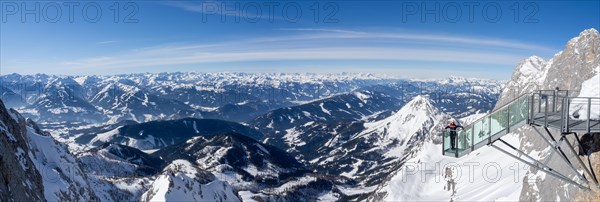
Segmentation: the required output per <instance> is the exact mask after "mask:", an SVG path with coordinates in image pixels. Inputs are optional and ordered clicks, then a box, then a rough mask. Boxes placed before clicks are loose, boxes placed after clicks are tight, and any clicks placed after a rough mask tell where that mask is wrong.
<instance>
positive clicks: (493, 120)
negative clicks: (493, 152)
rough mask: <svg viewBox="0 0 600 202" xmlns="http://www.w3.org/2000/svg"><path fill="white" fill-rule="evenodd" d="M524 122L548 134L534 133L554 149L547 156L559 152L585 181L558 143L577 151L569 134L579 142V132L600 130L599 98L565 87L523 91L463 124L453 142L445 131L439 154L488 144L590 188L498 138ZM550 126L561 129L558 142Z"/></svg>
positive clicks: (590, 174)
mask: <svg viewBox="0 0 600 202" xmlns="http://www.w3.org/2000/svg"><path fill="white" fill-rule="evenodd" d="M525 124H528V125H531V126H534V128H535V129H536V130H538V129H537V128H543V129H544V130H545V133H547V135H548V137H546V136H544V135H541V134H542V133H539V132H538V133H537V134H540V136H541V137H542V138H543V139H544V140H545V141H546V143H548V145H549V146H550V147H551V148H553V149H554V150H552V151H553V153H552V154H551V156H550V158H551V157H552V155H554V154H555V153H558V154H559V157H560V158H561V159H563V160H564V161H565V162H566V163H567V164H568V165H569V166H570V167H571V168H572V169H573V170H575V173H577V176H578V177H579V179H581V180H582V181H583V182H588V179H587V178H586V177H585V176H586V175H584V174H581V173H579V172H578V171H577V169H576V168H575V166H574V165H573V164H572V163H571V161H570V160H569V158H568V157H567V155H565V153H564V151H563V150H562V147H561V146H565V145H566V146H567V148H568V149H569V150H570V151H571V152H573V153H576V152H575V149H574V148H573V146H572V145H571V142H569V140H568V139H567V137H568V136H571V135H572V136H573V137H574V139H575V141H574V142H575V143H578V144H580V139H579V136H578V133H588V134H590V133H600V97H593V98H592V97H588V98H584V97H569V91H566V90H539V91H535V92H533V93H529V94H523V95H521V96H519V97H517V98H516V99H514V100H512V101H510V102H508V103H507V104H505V105H504V106H502V107H500V108H498V109H496V110H494V111H493V112H491V113H490V114H488V115H486V116H484V117H482V118H480V119H478V120H476V121H474V122H473V123H471V124H469V125H466V126H463V127H464V128H463V130H459V131H457V135H456V137H455V138H454V144H452V143H451V138H450V131H449V130H447V131H445V132H444V141H443V143H442V148H443V151H442V154H443V155H446V156H452V157H456V158H458V157H462V156H465V155H467V154H469V153H471V152H472V151H474V150H476V149H478V148H481V147H483V146H484V145H489V146H491V147H494V148H496V149H498V150H500V151H501V152H503V153H506V154H508V155H510V156H512V157H514V158H516V159H518V160H520V161H522V162H524V163H526V164H528V165H530V166H532V167H536V168H538V169H540V170H541V171H543V172H546V173H548V174H550V175H552V176H555V177H558V178H561V179H563V180H565V181H567V182H569V183H571V184H575V185H577V186H579V187H581V188H584V189H588V190H589V188H587V187H585V186H583V185H581V184H579V183H577V182H575V181H573V180H572V179H570V178H568V177H566V176H565V175H563V174H561V173H559V172H557V171H556V170H553V169H552V168H550V167H548V166H547V164H546V163H543V162H540V161H538V160H536V159H534V158H532V157H530V156H529V155H527V154H525V153H524V152H522V151H520V150H519V149H517V148H516V147H514V146H512V145H510V144H509V143H507V142H505V141H504V140H502V139H501V138H502V137H503V136H504V135H506V134H508V133H510V132H511V131H513V130H515V129H518V128H519V127H522V126H523V125H525ZM550 129H555V130H558V131H560V138H558V141H557V140H556V139H557V138H555V137H554V136H553V135H552V133H551V132H550ZM496 142H500V143H502V144H505V145H507V146H508V148H510V149H512V150H514V151H516V152H517V153H519V154H520V156H524V157H527V158H528V160H526V159H522V158H520V157H519V156H516V155H514V154H513V153H510V152H508V151H506V150H504V149H502V148H501V147H498V146H496V145H494V143H496ZM565 143H566V144H565ZM580 145H581V144H580ZM577 160H578V162H579V164H580V165H581V166H582V167H583V168H584V169H583V170H584V171H585V173H586V174H587V176H588V177H591V178H592V180H593V181H594V182H595V184H596V185H598V181H597V179H596V177H595V175H594V174H593V171H592V172H590V169H591V168H590V169H588V168H587V167H586V166H585V165H584V163H583V162H582V161H581V159H580V158H578V157H577Z"/></svg>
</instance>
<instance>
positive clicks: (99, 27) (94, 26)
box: [0, 0, 600, 79]
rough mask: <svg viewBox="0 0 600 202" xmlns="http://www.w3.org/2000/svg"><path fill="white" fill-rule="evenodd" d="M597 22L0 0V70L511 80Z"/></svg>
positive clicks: (422, 5)
mask: <svg viewBox="0 0 600 202" xmlns="http://www.w3.org/2000/svg"><path fill="white" fill-rule="evenodd" d="M98 11H100V12H98ZM99 13H101V14H99ZM599 27H600V3H599V2H598V1H540V2H533V1H532V2H520V1H487V2H478V1H339V2H336V1H280V2H274V1H141V2H133V3H127V2H123V1H97V2H94V1H88V2H58V1H41V2H35V1H29V2H24V3H23V2H13V1H4V0H3V1H0V51H1V52H0V57H1V58H0V73H1V74H9V73H21V74H35V73H48V74H69V75H80V74H121V73H133V72H170V71H200V72H220V71H228V72H316V73H336V72H369V73H376V74H387V75H394V76H403V77H417V78H439V77H445V76H448V75H456V76H466V77H480V78H492V79H509V78H510V75H511V73H512V71H513V69H514V67H515V65H516V64H517V63H518V62H519V61H520V60H523V59H525V58H527V57H529V56H531V55H538V56H541V57H543V58H546V59H549V58H551V57H552V56H553V55H554V54H555V53H557V52H558V51H560V50H562V49H563V48H564V46H565V44H566V42H567V41H568V40H569V39H571V38H573V37H575V36H577V35H578V34H579V33H580V32H581V31H583V30H584V29H588V28H595V29H599Z"/></svg>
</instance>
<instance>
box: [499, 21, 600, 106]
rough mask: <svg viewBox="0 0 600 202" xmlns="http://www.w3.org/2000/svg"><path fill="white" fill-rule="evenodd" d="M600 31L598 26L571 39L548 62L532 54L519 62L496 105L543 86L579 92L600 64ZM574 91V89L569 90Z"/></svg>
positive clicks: (575, 93) (574, 92)
mask: <svg viewBox="0 0 600 202" xmlns="http://www.w3.org/2000/svg"><path fill="white" fill-rule="evenodd" d="M599 54H600V34H598V31H597V30H595V29H588V30H584V31H583V32H581V34H579V36H577V37H575V38H573V39H571V40H570V41H569V42H568V43H567V45H566V47H565V49H564V50H563V51H561V52H559V53H557V54H556V55H554V57H553V58H552V59H550V60H548V61H546V60H544V59H542V58H540V57H538V56H532V57H530V58H527V59H525V60H523V61H522V62H521V63H519V64H518V65H517V67H516V68H515V71H514V73H513V75H512V78H511V80H510V81H509V82H508V83H507V84H506V88H505V89H504V90H503V91H502V95H501V96H500V98H499V99H498V102H497V103H496V108H498V107H500V106H503V105H505V104H506V103H508V102H510V101H511V100H512V99H514V98H516V97H518V96H519V95H522V94H525V93H530V92H532V91H533V90H539V89H555V88H556V87H558V88H560V89H562V90H570V91H572V94H571V95H573V96H577V95H579V91H580V90H581V83H582V82H583V81H586V80H588V79H590V78H592V77H593V76H594V75H596V74H597V73H596V71H595V69H596V68H598V67H599V66H600V55H599ZM569 93H571V92H569Z"/></svg>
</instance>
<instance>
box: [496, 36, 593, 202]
mask: <svg viewBox="0 0 600 202" xmlns="http://www.w3.org/2000/svg"><path fill="white" fill-rule="evenodd" d="M599 68H600V34H599V33H598V31H597V30H595V29H588V30H584V31H583V32H581V34H580V35H579V36H577V37H575V38H573V39H571V40H570V41H569V42H568V43H567V45H566V47H565V49H564V50H563V51H561V52H559V53H557V54H556V55H554V57H553V58H552V59H550V60H549V61H545V60H543V59H541V58H539V57H536V56H533V57H530V58H528V59H526V60H524V61H523V62H521V63H520V64H519V65H517V67H516V69H515V71H514V73H513V76H512V79H511V80H510V81H509V82H508V83H507V86H506V88H505V89H504V90H503V92H502V95H501V96H500V98H499V99H498V103H497V104H496V108H498V107H501V106H503V105H505V104H506V103H508V102H510V101H511V100H512V99H514V98H516V97H517V96H519V95H522V94H526V93H529V92H531V91H533V90H538V89H555V88H556V87H558V88H560V89H561V90H570V92H569V96H577V95H579V94H580V91H581V90H582V83H583V82H584V81H587V80H590V79H592V78H597V77H595V76H597V75H598V74H600V71H598V69H599ZM550 132H551V133H552V134H553V136H554V138H557V139H558V138H560V132H559V131H554V130H550ZM517 133H519V134H517V136H518V137H520V139H521V140H520V142H521V145H520V149H521V150H523V151H525V152H526V153H529V154H534V155H533V156H534V157H537V158H538V160H540V161H541V162H548V164H549V165H550V167H552V168H554V169H556V170H559V172H561V173H564V174H566V175H567V176H568V177H570V178H573V179H574V178H575V177H576V174H575V173H574V172H573V171H572V170H571V169H570V168H569V167H568V165H567V164H566V163H565V162H564V161H563V160H562V159H560V158H559V156H558V155H550V152H552V150H551V149H550V148H549V146H548V144H547V143H546V142H545V140H544V139H542V138H541V136H546V137H548V134H547V132H546V131H544V129H543V128H540V127H537V128H536V127H530V126H525V127H523V128H522V129H521V130H519V131H518V132H517ZM570 142H574V140H572V139H570ZM565 153H566V155H567V156H569V158H570V159H575V158H578V157H577V155H576V154H572V153H570V152H567V151H565ZM594 155H597V154H594ZM551 156H553V157H552V158H550V157H551ZM594 159H595V160H594ZM598 159H599V158H597V157H593V158H592V161H595V162H592V164H594V163H595V164H596V165H597V164H598ZM574 163H576V162H574ZM575 165H576V164H575ZM576 166H577V165H576ZM578 169H580V168H578ZM597 169H598V168H596V170H597ZM580 171H581V170H580ZM527 178H531V179H526V180H524V181H525V182H528V183H524V184H523V189H522V192H521V198H520V199H521V200H525V201H531V200H542V201H555V200H573V199H574V197H575V195H578V193H579V195H582V194H580V193H581V192H582V191H583V190H582V189H579V188H577V187H576V186H573V185H570V184H568V183H566V182H564V181H562V180H559V179H557V178H554V177H551V176H546V175H545V174H543V173H542V172H540V171H537V170H535V169H533V168H530V169H529V171H528V175H527ZM596 191H597V189H596ZM596 194H597V193H596ZM583 195H586V196H588V195H587V194H583ZM591 195H592V196H593V195H594V193H591ZM586 196H582V199H584V198H585V197H586ZM596 199H597V198H596Z"/></svg>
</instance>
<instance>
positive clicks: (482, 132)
mask: <svg viewBox="0 0 600 202" xmlns="http://www.w3.org/2000/svg"><path fill="white" fill-rule="evenodd" d="M473 132H474V134H473V144H478V143H480V142H482V141H486V140H487V138H488V136H489V134H490V118H489V117H485V118H482V119H481V120H479V121H477V122H476V123H475V124H473Z"/></svg>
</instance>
